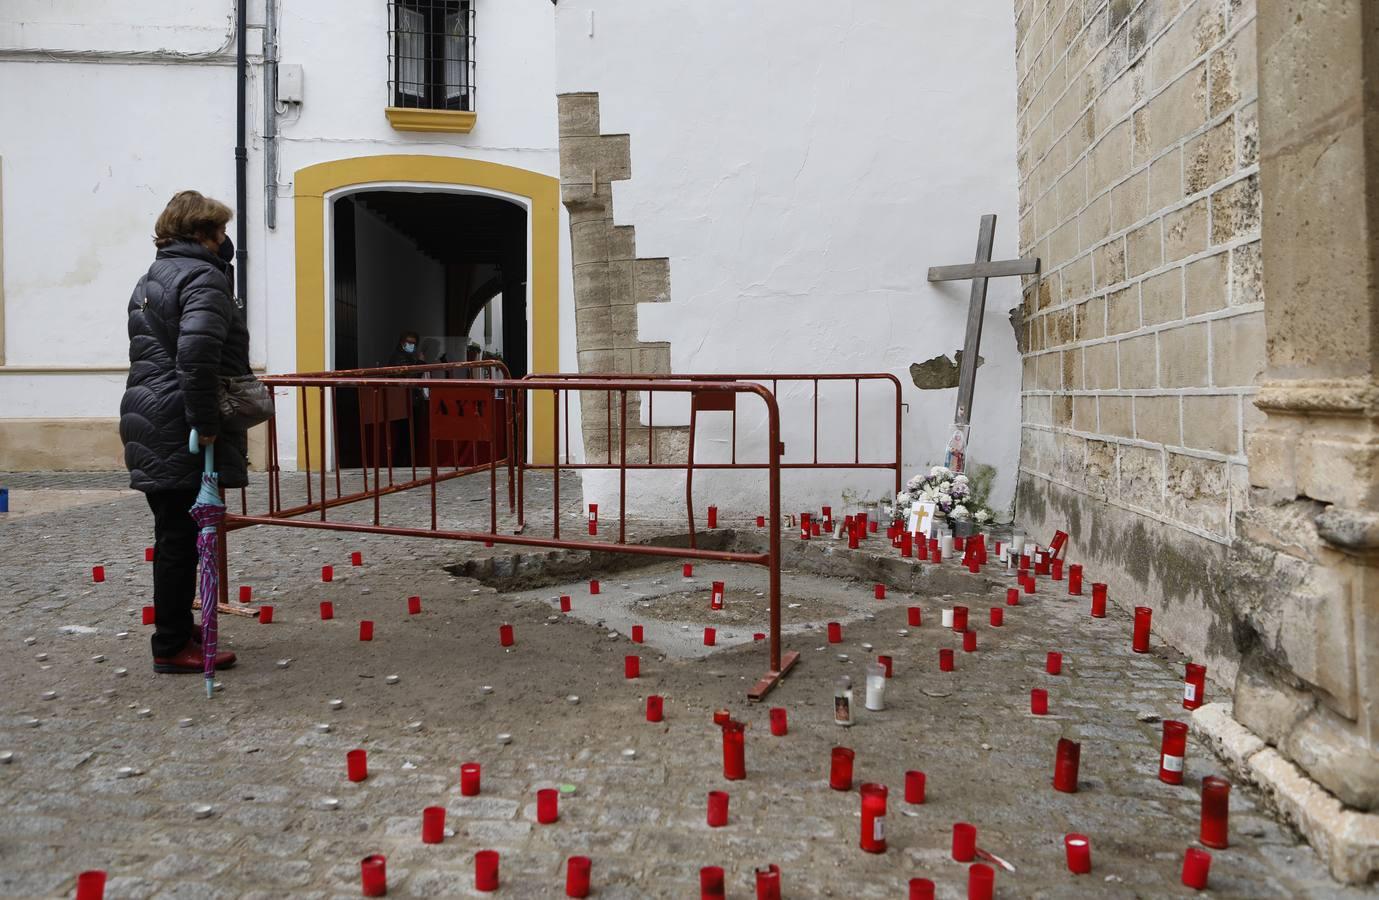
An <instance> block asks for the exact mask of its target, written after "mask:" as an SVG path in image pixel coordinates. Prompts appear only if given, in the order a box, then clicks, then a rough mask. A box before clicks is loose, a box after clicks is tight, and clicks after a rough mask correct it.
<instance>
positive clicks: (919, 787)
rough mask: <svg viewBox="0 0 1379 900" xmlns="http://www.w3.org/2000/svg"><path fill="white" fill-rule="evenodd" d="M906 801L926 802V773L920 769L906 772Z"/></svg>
mask: <svg viewBox="0 0 1379 900" xmlns="http://www.w3.org/2000/svg"><path fill="white" fill-rule="evenodd" d="M905 802H906V803H923V802H924V773H923V772H921V771H919V770H918V769H911V770H910V771H908V772H906V773H905Z"/></svg>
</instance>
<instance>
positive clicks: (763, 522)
mask: <svg viewBox="0 0 1379 900" xmlns="http://www.w3.org/2000/svg"><path fill="white" fill-rule="evenodd" d="M757 527H758V528H765V527H766V517H765V516H757Z"/></svg>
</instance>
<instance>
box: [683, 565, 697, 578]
mask: <svg viewBox="0 0 1379 900" xmlns="http://www.w3.org/2000/svg"><path fill="white" fill-rule="evenodd" d="M680 574H681V575H683V576H684V577H685V578H693V577H694V563H685V564H684V565H683V566H681V567H680Z"/></svg>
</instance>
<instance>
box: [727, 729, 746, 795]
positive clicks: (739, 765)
mask: <svg viewBox="0 0 1379 900" xmlns="http://www.w3.org/2000/svg"><path fill="white" fill-rule="evenodd" d="M745 728H746V726H745V725H743V724H742V723H741V722H735V721H733V720H731V719H730V720H728V721H727V722H725V723H724V724H723V777H724V778H726V779H728V780H729V781H740V780H741V779H743V778H746V777H747V747H746V735H745V734H744V733H743V730H744V729H745Z"/></svg>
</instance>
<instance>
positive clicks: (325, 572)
mask: <svg viewBox="0 0 1379 900" xmlns="http://www.w3.org/2000/svg"><path fill="white" fill-rule="evenodd" d="M321 580H322V581H334V580H335V567H334V566H321Z"/></svg>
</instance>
